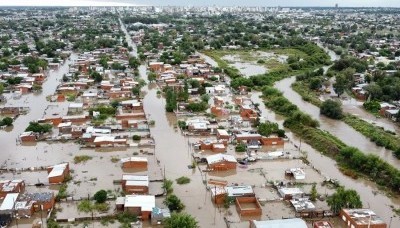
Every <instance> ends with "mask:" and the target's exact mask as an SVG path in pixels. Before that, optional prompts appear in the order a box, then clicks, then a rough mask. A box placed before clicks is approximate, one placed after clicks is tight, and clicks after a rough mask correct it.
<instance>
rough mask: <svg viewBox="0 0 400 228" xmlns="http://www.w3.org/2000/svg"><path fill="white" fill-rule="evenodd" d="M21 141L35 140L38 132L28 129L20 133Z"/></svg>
mask: <svg viewBox="0 0 400 228" xmlns="http://www.w3.org/2000/svg"><path fill="white" fill-rule="evenodd" d="M19 139H20V140H21V142H35V141H36V139H37V134H35V133H34V132H32V131H26V132H23V133H21V134H20V135H19Z"/></svg>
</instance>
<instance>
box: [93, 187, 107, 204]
mask: <svg viewBox="0 0 400 228" xmlns="http://www.w3.org/2000/svg"><path fill="white" fill-rule="evenodd" d="M93 199H94V200H96V203H104V202H106V200H107V192H106V191H105V190H103V189H102V190H100V191H97V192H96V193H95V194H94V196H93Z"/></svg>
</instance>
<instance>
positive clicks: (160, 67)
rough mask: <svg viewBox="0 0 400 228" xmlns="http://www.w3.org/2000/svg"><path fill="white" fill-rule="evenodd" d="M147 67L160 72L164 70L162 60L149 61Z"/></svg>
mask: <svg viewBox="0 0 400 228" xmlns="http://www.w3.org/2000/svg"><path fill="white" fill-rule="evenodd" d="M149 68H150V70H151V71H155V72H162V71H164V63H163V62H151V63H149Z"/></svg>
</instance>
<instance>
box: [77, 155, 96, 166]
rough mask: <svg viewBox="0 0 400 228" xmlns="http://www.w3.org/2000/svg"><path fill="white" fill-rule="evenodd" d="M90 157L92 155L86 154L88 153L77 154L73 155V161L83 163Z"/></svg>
mask: <svg viewBox="0 0 400 228" xmlns="http://www.w3.org/2000/svg"><path fill="white" fill-rule="evenodd" d="M91 159H92V157H91V156H88V155H77V156H75V157H74V163H75V164H79V163H84V162H87V161H89V160H91Z"/></svg>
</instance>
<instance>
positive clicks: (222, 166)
mask: <svg viewBox="0 0 400 228" xmlns="http://www.w3.org/2000/svg"><path fill="white" fill-rule="evenodd" d="M206 160H207V165H208V168H209V169H211V170H214V171H225V170H236V164H237V160H236V158H235V157H234V156H232V155H228V154H214V155H210V156H208V157H207V158H206Z"/></svg>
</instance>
